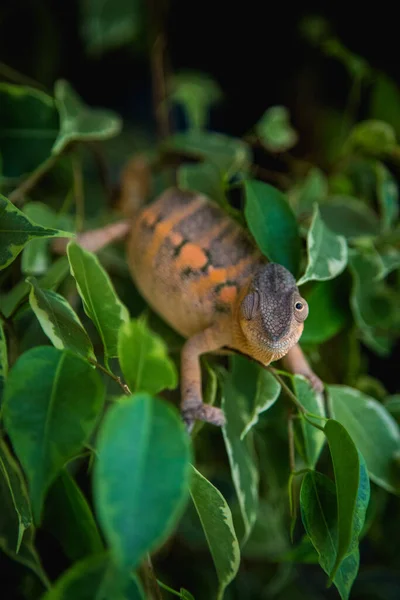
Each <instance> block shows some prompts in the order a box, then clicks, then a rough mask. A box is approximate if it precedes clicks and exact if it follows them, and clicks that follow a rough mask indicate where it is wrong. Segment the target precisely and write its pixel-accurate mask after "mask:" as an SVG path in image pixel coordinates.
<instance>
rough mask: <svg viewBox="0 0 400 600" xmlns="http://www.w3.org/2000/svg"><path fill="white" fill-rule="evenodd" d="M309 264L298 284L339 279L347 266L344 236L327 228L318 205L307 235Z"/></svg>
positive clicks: (315, 207)
mask: <svg viewBox="0 0 400 600" xmlns="http://www.w3.org/2000/svg"><path fill="white" fill-rule="evenodd" d="M307 253H308V264H307V268H306V272H305V273H304V275H303V276H302V277H300V279H299V280H298V282H297V285H302V284H303V283H306V281H311V280H313V279H316V280H318V281H326V280H327V279H333V278H334V277H337V276H338V275H339V274H340V273H342V271H343V270H344V269H345V268H346V265H347V243H346V240H345V238H344V237H343V236H341V235H336V234H335V233H333V232H332V231H330V230H329V229H328V227H326V225H325V224H324V222H323V220H322V219H321V216H320V213H319V209H318V205H317V204H316V205H315V206H314V214H313V219H312V222H311V226H310V229H309V230H308V233H307Z"/></svg>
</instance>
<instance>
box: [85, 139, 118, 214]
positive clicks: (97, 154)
mask: <svg viewBox="0 0 400 600" xmlns="http://www.w3.org/2000/svg"><path fill="white" fill-rule="evenodd" d="M87 147H88V149H89V150H90V152H91V153H92V157H93V160H94V162H95V163H96V167H97V170H98V173H99V179H100V181H101V185H102V186H103V189H104V193H105V195H106V198H107V201H108V202H109V203H111V200H112V195H113V191H112V186H111V182H110V173H109V168H108V165H107V161H106V159H105V156H104V152H103V149H102V147H101V145H100V144H99V143H97V142H88V143H87Z"/></svg>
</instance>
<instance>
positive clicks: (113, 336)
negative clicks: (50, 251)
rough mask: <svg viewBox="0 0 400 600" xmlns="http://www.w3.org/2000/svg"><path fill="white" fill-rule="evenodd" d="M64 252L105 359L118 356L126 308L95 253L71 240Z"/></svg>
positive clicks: (126, 316) (126, 317)
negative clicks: (101, 343) (99, 340)
mask: <svg viewBox="0 0 400 600" xmlns="http://www.w3.org/2000/svg"><path fill="white" fill-rule="evenodd" d="M67 254H68V260H69V264H70V269H71V274H72V275H73V276H74V278H75V281H76V285H77V288H78V292H79V295H80V297H81V298H82V300H83V308H84V309H85V313H86V314H87V316H88V317H89V318H90V319H91V320H92V321H93V323H94V324H95V326H96V329H97V331H98V332H99V334H100V337H101V340H102V342H103V346H104V354H105V359H106V362H107V360H108V359H109V358H113V357H116V356H118V347H117V346H118V331H119V328H120V326H121V324H122V323H124V322H127V321H128V320H129V313H128V310H127V308H126V307H125V306H124V305H123V304H122V302H121V301H120V300H119V298H118V296H117V294H116V293H115V290H114V286H113V284H112V282H111V279H110V277H109V276H108V274H107V273H106V271H105V270H104V268H103V267H102V265H101V264H100V261H99V260H98V258H97V256H95V255H94V254H93V253H92V252H88V251H86V250H84V249H83V248H81V247H80V246H78V244H76V243H74V242H70V243H69V244H68V247H67Z"/></svg>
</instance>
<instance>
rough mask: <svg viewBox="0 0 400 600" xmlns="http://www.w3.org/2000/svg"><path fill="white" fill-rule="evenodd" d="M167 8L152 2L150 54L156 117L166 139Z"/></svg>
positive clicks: (168, 125) (167, 119)
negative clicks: (165, 19)
mask: <svg viewBox="0 0 400 600" xmlns="http://www.w3.org/2000/svg"><path fill="white" fill-rule="evenodd" d="M165 12H166V8H165V5H164V4H163V2H162V0H151V2H150V16H151V26H152V30H153V31H152V40H153V45H152V48H151V52H150V61H151V78H152V88H153V105H154V115H155V118H156V121H157V129H158V135H159V137H160V139H164V138H166V137H168V136H169V134H170V123H169V110H168V104H167V83H166V80H167V77H166V64H165V63H166V47H167V42H166V35H165V28H164V17H165Z"/></svg>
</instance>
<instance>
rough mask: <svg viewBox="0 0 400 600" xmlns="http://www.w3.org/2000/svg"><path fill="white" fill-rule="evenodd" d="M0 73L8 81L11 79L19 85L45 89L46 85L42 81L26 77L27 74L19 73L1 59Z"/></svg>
mask: <svg viewBox="0 0 400 600" xmlns="http://www.w3.org/2000/svg"><path fill="white" fill-rule="evenodd" d="M0 75H2V76H3V77H5V78H6V79H9V80H10V81H13V82H14V83H20V84H21V85H29V86H31V87H35V88H39V89H41V90H43V91H44V92H45V91H47V89H46V87H45V86H44V85H43V84H42V83H39V82H38V81H36V80H35V79H32V78H31V77H28V75H24V74H23V73H20V72H19V71H17V70H16V69H14V68H13V67H10V66H9V65H6V64H5V63H3V62H2V61H0Z"/></svg>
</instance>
